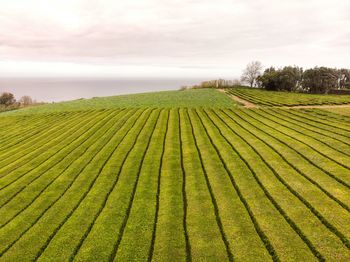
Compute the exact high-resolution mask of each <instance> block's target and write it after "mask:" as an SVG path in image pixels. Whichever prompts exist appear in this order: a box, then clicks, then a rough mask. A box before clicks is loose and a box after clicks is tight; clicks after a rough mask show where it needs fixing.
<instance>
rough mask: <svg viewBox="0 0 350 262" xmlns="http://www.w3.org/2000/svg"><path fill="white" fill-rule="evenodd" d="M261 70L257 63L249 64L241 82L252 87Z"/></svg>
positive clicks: (261, 67) (259, 64)
mask: <svg viewBox="0 0 350 262" xmlns="http://www.w3.org/2000/svg"><path fill="white" fill-rule="evenodd" d="M262 69H263V66H262V64H261V63H260V62H259V61H253V62H250V63H249V64H248V65H247V67H246V68H245V69H244V71H243V74H242V77H241V80H242V82H246V83H248V84H249V85H250V87H253V86H254V85H255V84H256V79H257V78H258V76H260V75H261V70H262Z"/></svg>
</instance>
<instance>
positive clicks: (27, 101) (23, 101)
mask: <svg viewBox="0 0 350 262" xmlns="http://www.w3.org/2000/svg"><path fill="white" fill-rule="evenodd" d="M19 102H20V103H21V105H23V106H29V105H32V104H33V99H32V98H31V97H30V96H22V97H21V99H20V100H19Z"/></svg>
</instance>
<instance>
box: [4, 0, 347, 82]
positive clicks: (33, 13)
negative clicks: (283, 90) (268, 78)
mask: <svg viewBox="0 0 350 262" xmlns="http://www.w3.org/2000/svg"><path fill="white" fill-rule="evenodd" d="M251 60H260V61H261V62H262V63H263V65H264V66H270V65H275V66H282V65H293V64H297V65H300V66H304V67H311V66H315V65H325V66H331V67H347V68H349V67H350V1H349V0H332V1H330V0H261V1H257V0H214V1H213V0H103V1H97V0H42V1H41V0H0V76H117V77H120V76H122V77H123V76H125V77H130V76H139V77H145V76H153V77H154V76H161V77H202V76H203V77H204V76H205V77H209V76H210V77H236V76H239V75H240V73H241V71H242V69H243V68H244V66H245V65H246V64H247V63H248V62H250V61H251Z"/></svg>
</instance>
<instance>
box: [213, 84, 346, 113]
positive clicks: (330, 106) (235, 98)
mask: <svg viewBox="0 0 350 262" xmlns="http://www.w3.org/2000/svg"><path fill="white" fill-rule="evenodd" d="M218 90H219V91H220V92H222V93H225V94H226V95H228V96H229V97H230V98H231V99H232V100H234V101H236V102H238V103H240V104H242V105H243V106H244V107H245V108H258V107H259V106H258V105H256V104H253V103H252V102H249V101H247V100H244V99H242V98H240V97H238V96H235V95H232V94H228V93H226V92H225V90H224V89H218ZM274 107H276V108H291V109H293V108H321V109H322V108H350V104H344V105H309V106H274Z"/></svg>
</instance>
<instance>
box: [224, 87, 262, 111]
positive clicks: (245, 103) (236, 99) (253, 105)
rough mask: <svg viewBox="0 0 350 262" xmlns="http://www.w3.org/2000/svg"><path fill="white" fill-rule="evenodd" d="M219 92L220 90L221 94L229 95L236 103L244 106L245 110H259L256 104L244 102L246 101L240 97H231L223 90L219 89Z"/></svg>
mask: <svg viewBox="0 0 350 262" xmlns="http://www.w3.org/2000/svg"><path fill="white" fill-rule="evenodd" d="M218 90H219V91H220V92H223V93H225V94H226V95H228V96H229V97H230V98H231V99H232V100H234V101H236V102H238V103H240V104H242V105H243V106H244V107H245V108H258V106H257V105H256V104H253V103H251V102H249V101H247V100H244V99H242V98H240V97H238V96H235V95H231V94H227V93H226V92H225V90H223V89H218Z"/></svg>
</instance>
